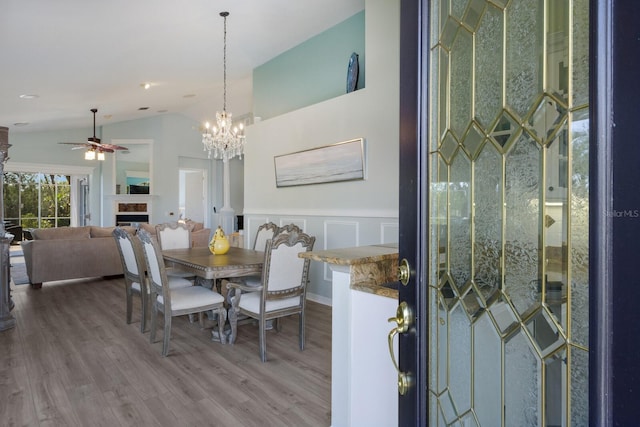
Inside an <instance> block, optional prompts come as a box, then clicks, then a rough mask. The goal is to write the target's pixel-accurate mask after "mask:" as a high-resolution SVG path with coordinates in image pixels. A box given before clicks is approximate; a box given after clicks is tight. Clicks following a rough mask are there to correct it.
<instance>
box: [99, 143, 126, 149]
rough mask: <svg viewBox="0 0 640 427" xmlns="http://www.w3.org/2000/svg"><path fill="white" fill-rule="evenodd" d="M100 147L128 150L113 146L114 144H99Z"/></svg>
mask: <svg viewBox="0 0 640 427" xmlns="http://www.w3.org/2000/svg"><path fill="white" fill-rule="evenodd" d="M101 146H102V147H105V148H108V149H110V150H128V148H127V147H123V146H121V145H115V144H101Z"/></svg>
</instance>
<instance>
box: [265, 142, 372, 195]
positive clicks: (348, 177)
mask: <svg viewBox="0 0 640 427" xmlns="http://www.w3.org/2000/svg"><path fill="white" fill-rule="evenodd" d="M273 160H274V166H275V172H276V187H291V186H294V185H309V184H321V183H326V182H337V181H353V180H359V179H364V178H365V161H364V139H363V138H358V139H352V140H349V141H344V142H339V143H337V144H332V145H326V146H324V147H318V148H312V149H309V150H304V151H298V152H295V153H290V154H283V155H280V156H275V157H274V158H273Z"/></svg>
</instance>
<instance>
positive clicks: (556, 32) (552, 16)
mask: <svg viewBox="0 0 640 427" xmlns="http://www.w3.org/2000/svg"><path fill="white" fill-rule="evenodd" d="M547 12H548V16H547V67H546V71H547V81H546V87H545V90H546V92H548V93H553V94H554V95H555V96H557V97H558V98H560V99H562V100H563V101H564V102H565V103H567V102H568V100H567V96H568V94H569V0H553V7H548V8H547Z"/></svg>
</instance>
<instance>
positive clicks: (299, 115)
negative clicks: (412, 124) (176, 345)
mask: <svg viewBox="0 0 640 427" xmlns="http://www.w3.org/2000/svg"><path fill="white" fill-rule="evenodd" d="M365 16H366V22H365V33H366V40H365V45H366V64H365V67H366V70H367V83H366V88H364V89H361V90H358V91H356V92H352V93H349V94H345V95H342V96H340V97H337V98H333V99H330V100H328V101H324V102H322V103H319V104H315V105H312V106H309V107H306V108H302V109H299V110H296V111H293V112H291V113H287V114H284V115H281V116H278V117H274V118H271V119H268V120H264V121H262V122H259V123H256V124H254V125H253V126H250V127H248V128H247V132H246V135H247V146H246V148H245V152H246V159H245V162H244V166H245V187H244V214H245V234H246V235H247V237H246V238H247V239H248V240H250V239H251V238H252V233H254V232H255V228H257V225H259V223H261V222H263V221H264V220H266V219H268V220H271V221H273V222H276V223H282V224H284V223H287V222H294V223H297V224H298V225H303V224H304V227H303V228H304V230H305V232H307V233H309V234H313V235H315V236H316V238H317V240H316V244H315V247H314V248H315V249H325V248H336V247H350V246H361V245H368V244H377V243H389V242H397V229H398V228H397V227H398V226H397V222H398V221H397V218H398V176H399V173H398V161H399V153H398V151H399V148H398V136H399V117H398V109H399V84H400V83H399V45H400V36H399V34H400V29H399V28H400V5H399V2H397V1H388V0H367V2H366V5H365ZM346 70H347V63H346V61H345V79H346ZM360 137H362V138H364V139H365V141H366V143H365V151H366V174H367V176H366V179H365V180H364V181H349V182H340V183H329V184H317V185H307V186H299V187H286V188H277V187H276V184H275V172H274V166H273V157H274V156H277V155H281V154H287V153H291V152H295V151H300V150H305V149H310V148H315V147H320V146H324V145H328V144H333V143H336V142H341V141H346V140H349V139H353V138H360ZM252 227H253V229H252ZM311 275H312V278H311V284H310V289H309V292H310V294H312V297H316V298H317V299H318V300H321V301H327V302H328V301H329V300H330V298H331V288H330V276H328V275H327V274H326V271H325V269H324V267H323V265H322V264H320V263H312V270H311Z"/></svg>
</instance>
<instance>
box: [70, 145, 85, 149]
mask: <svg viewBox="0 0 640 427" xmlns="http://www.w3.org/2000/svg"><path fill="white" fill-rule="evenodd" d="M71 149H72V150H86V149H87V147H86V146H83V145H80V146H77V147H71Z"/></svg>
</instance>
